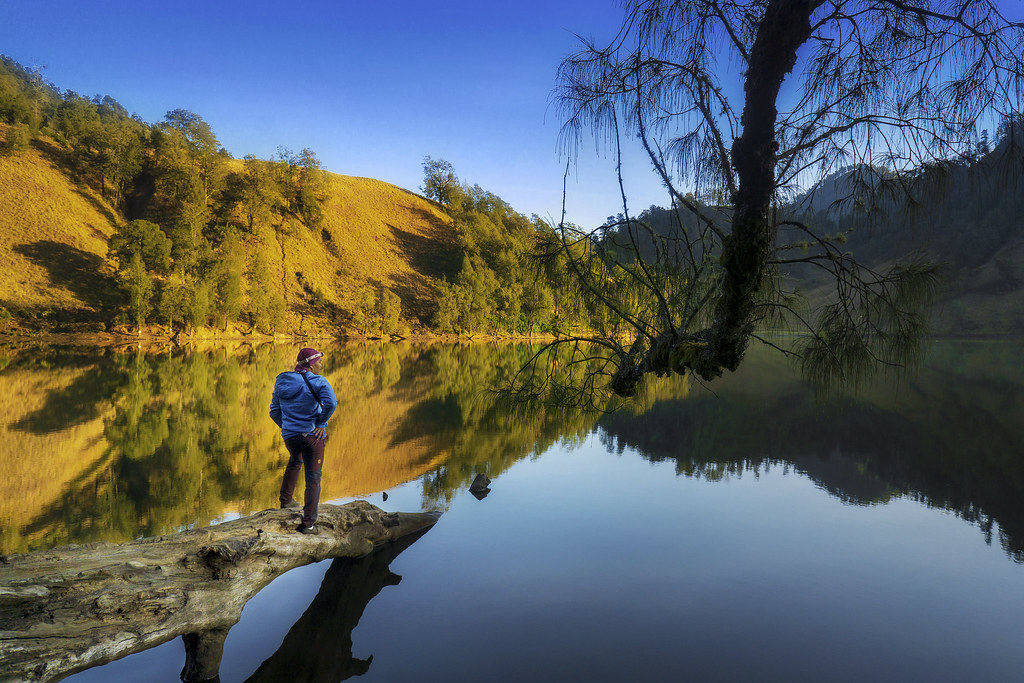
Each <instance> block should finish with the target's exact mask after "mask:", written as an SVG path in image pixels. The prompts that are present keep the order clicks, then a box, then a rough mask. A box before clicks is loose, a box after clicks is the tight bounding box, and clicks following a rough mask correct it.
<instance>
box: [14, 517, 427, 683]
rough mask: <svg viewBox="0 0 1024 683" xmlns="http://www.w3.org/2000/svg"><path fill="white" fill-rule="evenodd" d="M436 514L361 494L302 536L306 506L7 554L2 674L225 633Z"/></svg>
mask: <svg viewBox="0 0 1024 683" xmlns="http://www.w3.org/2000/svg"><path fill="white" fill-rule="evenodd" d="M437 518H438V515H437V514H434V513H401V512H398V513H387V512H384V511H382V510H380V509H379V508H377V507H375V506H373V505H371V504H369V503H367V502H365V501H357V502H354V503H349V504H347V505H343V506H335V505H322V506H321V507H320V517H319V520H318V521H317V526H318V527H319V528H320V533H319V535H316V536H307V535H303V534H299V533H296V532H295V526H296V524H297V523H298V521H299V520H298V515H297V513H296V512H293V511H290V510H265V511H263V512H258V513H256V514H253V515H249V516H248V517H243V518H241V519H237V520H233V521H231V522H226V523H224V524H219V525H217V526H212V527H207V528H204V529H196V530H193V531H185V532H181V533H177V534H171V535H167V536H159V537H156V538H145V539H141V540H138V541H132V542H130V543H124V544H120V545H115V544H110V543H98V544H89V545H86V546H68V547H65V548H58V549H54V550H46V551H39V552H35V553H28V554H25V555H17V556H11V557H0V680H5V681H6V680H19V681H20V680H27V681H37V680H38V681H48V680H56V679H59V678H62V677H64V676H67V675H68V674H71V673H74V672H76V671H80V670H82V669H86V668H89V667H92V666H97V665H99V664H105V663H107V662H110V661H113V660H115V659H119V658H121V657H124V656H125V655H129V654H132V653H135V652H140V651H142V650H145V649H148V648H151V647H154V646H156V645H159V644H161V643H164V642H166V641H168V640H171V639H172V638H176V637H178V636H184V635H187V634H198V633H206V632H217V631H219V630H223V631H225V632H226V630H227V629H228V628H230V627H231V626H232V625H234V624H235V623H236V622H237V621H238V620H239V618H240V616H241V613H242V608H243V607H244V606H245V603H246V602H248V600H249V599H250V598H252V597H253V596H254V595H256V594H257V593H258V592H259V591H260V590H261V589H263V588H264V587H265V586H266V585H267V584H269V583H270V582H271V581H272V580H273V579H274V578H276V577H277V576H279V575H280V574H282V573H284V572H286V571H288V570H289V569H294V568H295V567H300V566H303V565H307V564H310V563H312V562H317V561H320V560H323V559H326V558H330V557H361V556H364V555H367V554H369V553H371V552H373V550H374V548H375V547H379V546H381V545H384V544H386V543H388V542H389V541H393V540H396V539H399V538H402V537H403V536H408V535H410V534H413V533H416V532H418V531H422V530H425V529H427V528H429V527H430V526H432V525H433V524H434V523H435V522H436V521H437Z"/></svg>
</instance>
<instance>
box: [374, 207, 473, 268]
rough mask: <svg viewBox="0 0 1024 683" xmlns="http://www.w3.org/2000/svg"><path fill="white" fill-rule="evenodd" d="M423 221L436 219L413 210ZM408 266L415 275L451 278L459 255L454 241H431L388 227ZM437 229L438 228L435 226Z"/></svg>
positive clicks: (423, 212) (421, 236)
mask: <svg viewBox="0 0 1024 683" xmlns="http://www.w3.org/2000/svg"><path fill="white" fill-rule="evenodd" d="M414 211H416V212H417V213H419V214H420V218H422V219H423V220H424V221H431V222H433V223H437V219H436V218H434V217H433V216H431V215H430V214H429V213H427V212H426V211H419V210H415V209H414ZM388 227H389V228H391V233H392V234H393V235H394V237H395V242H396V243H397V244H398V248H399V249H401V250H402V253H403V254H404V255H405V258H406V260H408V262H409V265H411V266H412V268H413V270H415V271H416V272H417V273H421V274H423V275H426V276H428V277H447V278H449V279H450V278H453V277H455V275H456V274H457V273H458V271H459V267H460V266H461V265H462V263H461V259H460V257H461V254H460V252H459V248H458V245H457V244H456V243H455V242H454V240H443V241H442V240H440V239H431V238H430V237H425V236H423V235H416V234H413V233H411V232H409V231H407V230H402V229H401V228H398V227H395V226H394V225H388ZM435 227H439V226H435Z"/></svg>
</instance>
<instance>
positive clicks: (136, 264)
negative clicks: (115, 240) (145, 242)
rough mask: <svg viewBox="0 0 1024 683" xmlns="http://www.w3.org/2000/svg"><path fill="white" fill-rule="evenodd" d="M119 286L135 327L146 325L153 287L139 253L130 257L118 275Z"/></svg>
mask: <svg viewBox="0 0 1024 683" xmlns="http://www.w3.org/2000/svg"><path fill="white" fill-rule="evenodd" d="M118 276H119V279H120V281H121V286H122V287H123V288H124V290H125V293H126V294H127V296H128V313H129V315H130V316H131V319H132V321H133V322H134V323H135V326H136V327H140V328H141V327H142V326H143V325H145V324H146V318H147V317H148V316H149V314H150V312H151V311H152V310H153V304H152V301H153V292H154V290H155V286H154V284H153V279H152V278H151V277H150V274H149V271H148V270H147V269H146V266H145V264H144V263H143V260H142V255H141V254H140V253H139V252H134V253H132V255H131V257H130V258H129V260H128V263H127V264H126V267H123V268H122V269H121V270H120V271H119V273H118Z"/></svg>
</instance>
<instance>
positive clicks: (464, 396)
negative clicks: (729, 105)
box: [0, 342, 1024, 560]
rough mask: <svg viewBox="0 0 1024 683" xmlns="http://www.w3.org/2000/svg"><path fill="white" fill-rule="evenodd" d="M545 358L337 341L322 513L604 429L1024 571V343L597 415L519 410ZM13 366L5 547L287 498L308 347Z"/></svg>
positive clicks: (75, 358)
mask: <svg viewBox="0 0 1024 683" xmlns="http://www.w3.org/2000/svg"><path fill="white" fill-rule="evenodd" d="M534 351H535V347H533V346H530V345H512V344H504V345H497V344H470V345H441V344H435V345H415V344H361V345H335V346H330V347H327V353H328V366H327V370H326V374H327V376H328V378H329V379H330V380H331V382H332V384H333V385H334V387H335V390H336V393H337V395H338V397H339V411H338V413H337V416H336V417H335V419H333V420H332V424H331V429H330V438H329V440H328V444H327V452H326V457H325V463H324V476H323V481H322V487H323V499H324V500H332V499H340V498H350V497H359V496H368V495H371V494H373V493H376V492H379V491H385V490H387V489H390V488H394V487H396V486H398V485H400V484H403V483H406V482H409V481H414V480H418V481H419V482H420V484H421V486H422V504H423V507H424V508H435V507H445V506H447V505H449V504H450V502H451V500H452V499H453V497H454V495H455V494H456V493H457V492H459V491H461V490H463V489H466V488H468V487H469V485H470V482H472V480H473V478H474V477H475V476H476V475H477V474H478V473H482V474H485V475H487V476H488V477H490V478H491V479H492V480H493V479H496V478H497V477H498V476H499V475H500V474H501V473H502V472H504V471H505V470H506V469H507V468H508V467H510V466H511V465H512V464H514V463H516V462H518V461H520V460H522V459H523V458H525V457H529V456H532V455H536V454H540V453H543V452H544V451H545V450H547V449H549V448H550V447H552V446H553V445H554V444H557V443H561V444H567V445H570V446H571V445H572V444H573V443H576V442H578V441H580V440H582V439H584V438H585V437H587V435H589V434H590V433H591V432H592V431H593V430H594V429H595V428H598V429H599V434H600V436H601V438H602V439H603V440H604V441H605V443H606V444H608V446H609V447H610V448H613V449H614V448H617V449H619V450H623V449H624V448H626V447H629V448H631V449H635V450H637V451H638V452H639V453H640V454H641V455H642V456H643V457H645V458H647V459H650V460H655V461H658V460H666V459H671V460H674V461H675V463H676V470H677V472H678V473H679V474H683V475H686V476H695V477H701V478H705V479H709V480H718V479H724V478H728V477H730V476H738V475H739V476H742V475H748V474H750V475H755V476H756V475H757V474H758V473H759V472H761V471H764V469H766V468H772V467H783V468H788V469H792V470H795V471H796V472H799V473H800V474H802V475H804V476H807V477H809V478H811V479H812V480H814V481H815V482H816V483H817V484H818V485H819V486H821V487H822V488H823V489H825V490H827V491H828V492H829V493H831V494H832V495H834V496H836V497H838V498H839V499H841V500H842V501H844V502H846V503H850V504H860V505H867V504H877V503H884V502H885V501H887V500H889V499H890V498H892V497H894V496H909V497H912V498H915V499H919V500H921V501H923V502H925V503H927V504H928V505H932V506H935V507H940V508H944V509H949V510H951V511H953V512H955V513H956V514H958V515H960V516H961V517H963V518H964V519H966V520H968V521H970V522H973V523H976V524H977V525H978V526H979V527H980V528H981V529H982V530H983V532H984V533H985V534H986V536H987V537H988V538H989V540H991V539H992V538H993V537H996V538H998V539H999V542H1000V543H1001V544H1002V545H1003V547H1004V548H1005V549H1006V551H1007V552H1008V553H1010V555H1011V556H1012V557H1014V558H1015V559H1017V560H1024V506H1022V505H1021V504H1020V500H1021V499H1022V494H1024V456H1022V453H1024V448H1022V447H1024V369H1022V368H1021V367H1020V364H1019V362H1018V361H1017V358H1019V352H1020V345H1019V344H999V343H992V342H985V343H982V342H972V343H954V342H943V343H939V344H936V345H934V348H933V349H932V352H931V354H930V355H929V358H928V361H927V363H926V367H925V368H924V369H923V371H922V372H921V374H920V375H919V376H918V377H917V378H916V379H914V380H913V381H909V382H905V383H904V384H902V385H901V386H899V387H893V386H890V385H883V384H879V385H877V386H875V387H872V388H870V389H868V390H867V391H865V392H864V393H863V394H862V395H860V396H858V397H850V396H840V397H836V398H834V399H831V400H829V401H825V402H821V401H816V400H815V399H814V397H813V396H812V395H811V394H810V392H809V391H808V390H807V389H805V388H804V387H803V386H802V385H801V384H800V383H799V382H798V380H797V378H796V376H795V374H794V373H793V372H792V371H791V370H790V368H788V367H787V365H786V364H785V362H784V361H783V360H782V359H781V358H779V357H777V356H775V355H773V354H770V352H767V351H766V350H764V349H752V351H751V353H750V356H749V358H748V360H747V362H746V363H745V364H744V366H743V367H742V368H741V370H740V372H738V373H736V374H735V375H732V376H729V377H725V378H723V379H722V380H721V381H720V382H717V383H715V385H714V386H713V389H714V393H711V392H709V391H708V390H706V389H703V388H700V387H696V388H693V389H692V390H691V387H690V384H689V382H688V381H686V380H685V379H678V378H677V379H676V380H675V381H658V382H656V383H653V384H652V385H650V386H648V387H647V388H646V393H645V394H644V398H643V400H642V402H641V403H640V404H639V405H634V406H632V409H631V410H629V411H620V412H618V413H613V414H610V415H604V416H600V415H598V414H594V413H587V412H583V411H581V410H578V409H572V408H566V407H561V408H547V407H542V406H537V405H531V406H529V407H527V406H523V405H520V406H515V407H514V409H510V406H509V405H508V404H507V403H505V402H503V401H502V400H500V399H499V397H498V396H497V395H496V394H494V393H493V392H491V391H489V388H491V387H494V386H497V385H501V384H503V383H505V382H507V381H508V379H509V378H510V377H511V375H512V374H513V373H514V372H515V371H516V370H517V369H518V368H519V367H520V365H521V363H522V362H523V361H524V360H525V359H526V358H528V357H529V356H530V355H531V354H532V353H533V352H534ZM3 353H4V352H0V368H2V369H0V409H2V415H3V416H4V417H3V418H2V422H0V443H2V444H3V445H2V446H0V467H2V468H3V471H4V473H5V476H4V477H3V479H0V552H2V553H10V552H23V551H26V550H31V549H36V548H42V547H50V546H54V545H59V544H65V543H87V542H92V541H99V540H106V541H114V542H119V541H124V540H127V539H131V538H137V537H140V536H150V535H158V534H161V533H167V532H170V531H174V530H178V529H182V528H188V527H193V526H202V525H206V524H209V523H211V522H214V521H216V520H218V519H221V518H223V517H225V516H228V515H231V514H247V513H249V512H252V511H255V510H260V509H264V508H267V507H273V506H275V505H276V500H277V489H278V487H279V485H280V476H281V471H282V467H283V464H284V461H285V459H286V454H285V449H284V447H283V444H282V443H281V438H280V433H279V432H278V431H277V428H276V427H275V426H274V424H273V423H272V422H271V421H270V419H269V417H268V416H267V410H268V406H269V400H270V392H271V388H272V385H273V381H274V377H275V376H276V374H277V373H278V372H280V371H281V370H284V369H288V368H290V367H291V359H292V357H293V353H294V346H293V345H272V344H266V345H262V346H255V347H253V346H247V345H235V346H217V347H210V348H197V349H192V350H190V351H183V350H174V351H171V350H167V349H162V350H161V349H157V350H153V351H148V352H147V351H143V350H139V349H128V350H124V349H122V350H114V349H98V350H96V349H91V350H90V349H82V348H56V347H51V348H34V349H22V350H16V351H8V352H6V354H7V355H2V354H3Z"/></svg>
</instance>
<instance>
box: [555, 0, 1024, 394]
mask: <svg viewBox="0 0 1024 683" xmlns="http://www.w3.org/2000/svg"><path fill="white" fill-rule="evenodd" d="M1022 36H1024V25H1021V24H1019V23H1012V22H1009V21H1007V20H1006V19H1005V17H1004V15H1003V14H1002V13H1001V11H1000V8H999V7H998V4H997V3H996V2H994V1H993V0H956V1H953V2H932V1H929V0H922V1H921V2H916V3H912V4H911V3H905V2H895V1H892V2H867V1H864V0H839V1H837V2H826V1H825V0H765V1H764V2H730V1H725V2H722V1H718V0H697V1H689V0H688V1H685V2H684V1H683V0H634V1H632V2H630V3H629V5H628V7H627V9H626V17H625V21H624V23H623V27H622V30H621V32H620V33H619V35H617V36H616V38H615V39H614V41H613V42H612V43H610V44H609V45H608V46H606V47H605V46H599V45H597V44H596V43H594V42H587V43H585V44H584V45H583V47H582V48H581V50H580V51H579V52H578V53H577V54H575V55H573V56H571V57H569V58H568V59H566V60H565V61H564V62H563V63H562V65H561V67H560V70H559V91H558V95H557V100H558V103H559V107H560V109H561V111H562V113H563V116H564V120H565V124H564V128H563V131H564V133H565V140H566V141H567V142H568V143H569V145H570V151H573V152H574V151H575V150H576V149H578V147H577V146H576V145H577V143H579V142H581V136H582V133H583V132H584V131H593V132H594V133H595V134H596V136H597V138H598V140H601V141H609V142H610V143H611V148H612V152H613V154H615V155H616V158H619V154H620V152H621V149H622V146H624V145H626V144H630V143H628V142H627V141H628V140H636V141H637V142H638V143H639V144H640V146H641V147H642V148H643V149H644V150H645V151H646V152H647V154H648V157H649V160H650V162H651V164H652V166H653V168H654V169H655V172H656V174H657V176H658V179H659V180H660V181H661V182H662V183H663V185H664V186H665V187H666V188H667V189H668V193H669V194H668V198H669V200H670V202H671V205H672V207H673V209H684V210H686V211H688V212H690V213H691V214H693V215H694V217H695V218H696V219H697V223H698V225H699V226H700V227H699V230H698V231H696V232H692V231H691V232H688V231H687V230H686V228H685V226H684V225H679V226H678V228H677V230H676V232H675V233H674V234H673V236H672V239H671V240H661V243H662V245H663V247H664V248H663V250H662V251H661V253H662V255H663V256H662V258H661V259H660V260H657V261H655V262H654V263H651V262H649V261H648V260H647V259H635V258H630V259H628V260H627V259H624V260H622V261H617V262H615V263H612V264H610V265H612V266H614V268H608V267H607V266H608V265H609V264H605V263H603V261H604V260H605V259H606V258H607V253H606V252H603V251H602V250H601V249H600V248H598V247H599V245H600V239H599V238H600V235H599V231H594V232H582V231H578V230H572V229H570V228H569V227H568V226H560V227H561V231H562V237H563V238H564V239H563V244H564V245H565V250H566V253H569V249H570V247H571V248H575V249H577V250H578V251H577V252H576V253H575V254H574V255H573V257H572V258H571V259H569V266H570V268H571V270H572V273H573V275H574V276H576V277H577V278H578V279H579V280H580V282H581V285H582V286H583V287H584V288H585V289H586V290H587V291H588V293H589V294H588V296H590V297H591V298H592V299H593V300H594V301H596V302H599V303H600V304H602V305H604V306H606V307H608V308H609V309H610V310H611V312H612V313H613V314H614V316H615V317H616V318H618V319H619V320H621V321H622V322H623V323H624V324H625V325H626V326H627V327H628V328H630V330H631V332H632V334H631V338H632V341H629V342H625V343H623V342H622V341H621V338H619V339H616V338H614V337H609V336H604V337H600V338H599V339H598V341H600V342H601V343H602V344H603V345H604V347H605V348H607V349H609V350H610V354H611V356H610V357H611V360H612V361H613V362H614V363H615V364H616V366H617V368H618V369H617V372H616V373H615V376H614V378H613V381H612V383H611V389H612V390H613V391H615V392H617V393H620V394H623V395H632V394H633V393H634V392H635V391H636V389H637V384H638V382H639V380H640V378H641V377H643V376H644V375H646V374H648V373H655V374H664V373H669V372H681V373H685V372H694V373H696V374H697V375H699V376H700V377H701V378H703V379H705V380H711V379H713V378H715V377H718V376H719V375H721V374H722V372H723V371H724V370H735V369H736V368H737V367H738V366H739V364H740V362H741V360H742V358H743V355H744V353H745V351H746V348H747V345H748V343H749V341H750V339H751V338H752V336H753V335H754V334H755V326H758V325H761V326H766V325H775V324H778V322H777V321H778V319H779V317H780V314H782V317H783V318H784V319H785V320H784V322H786V323H787V324H798V325H803V326H804V327H805V329H806V330H807V331H808V334H807V335H806V336H805V337H804V338H803V339H802V340H801V342H800V343H799V344H798V345H797V346H796V347H795V348H793V349H792V351H793V352H795V353H797V354H798V355H799V356H800V357H801V358H802V365H803V369H804V372H805V374H806V376H808V377H809V378H811V379H812V380H814V381H816V382H819V383H822V384H827V383H828V382H830V381H843V382H846V383H851V384H855V383H856V382H857V381H858V380H859V379H863V378H865V377H866V376H868V375H869V374H870V373H872V372H873V371H875V370H876V369H877V368H879V367H892V366H893V365H894V364H900V363H905V362H912V361H913V360H914V358H915V357H916V356H917V354H918V353H919V351H920V349H921V342H922V340H923V330H924V315H923V314H924V312H925V310H926V307H927V304H928V303H929V302H930V300H931V298H932V297H933V296H934V293H935V291H936V286H937V277H938V271H937V269H936V268H935V267H932V266H927V265H923V264H918V263H901V264H897V265H896V266H894V267H893V268H892V269H890V270H888V271H875V270H872V269H869V268H865V267H863V266H861V265H860V264H858V263H857V262H856V261H854V260H853V259H852V258H851V257H850V255H849V254H848V253H846V252H845V250H844V249H843V248H842V247H841V246H840V245H837V243H836V241H835V240H834V239H829V237H828V236H827V235H824V234H821V233H820V232H819V231H817V230H816V229H815V226H813V225H810V224H808V223H806V222H804V221H802V220H800V218H799V217H788V216H782V217H781V218H780V217H778V216H777V214H776V213H774V212H773V211H772V207H773V202H775V201H776V200H778V199H779V198H784V197H785V196H786V195H787V194H790V193H792V192H794V191H795V190H796V189H804V190H806V189H813V188H814V187H816V186H819V184H820V182H821V180H822V179H824V178H825V177H827V175H828V174H830V173H831V172H833V171H834V170H836V169H837V168H839V167H840V166H849V165H851V164H853V166H854V168H856V169H858V173H857V187H858V189H859V190H863V192H855V193H851V195H850V197H848V199H849V200H850V201H851V203H852V202H860V203H864V202H865V199H866V205H868V206H874V207H878V206H879V205H880V199H881V198H882V197H886V196H890V197H891V196H901V197H904V198H906V194H905V193H906V190H907V189H908V184H907V182H906V179H907V176H906V174H907V173H910V172H912V171H914V170H915V169H917V168H921V167H923V166H927V165H932V164H942V163H944V162H945V161H947V160H949V159H952V158H958V157H960V156H961V155H963V154H964V153H966V152H968V151H969V149H973V141H974V139H975V134H974V133H975V130H976V129H977V127H978V126H979V124H981V123H984V122H985V120H986V117H988V116H990V115H992V114H993V113H994V112H1000V113H1007V112H1011V113H1019V111H1020V102H1021V81H1022V77H1024V63H1022V57H1021V55H1022V54H1024V53H1022V51H1021V45H1022V43H1024V39H1022ZM730 64H732V65H738V68H733V67H729V66H727V65H730ZM784 92H789V93H792V96H781V94H782V93H784ZM737 93H742V97H741V98H738V97H737ZM620 168H621V167H620ZM880 169H882V171H880ZM716 188H725V189H726V190H727V192H728V196H729V199H730V206H729V211H728V216H727V219H728V220H727V221H726V222H725V223H723V221H722V220H720V218H719V217H717V216H715V215H713V214H712V213H710V212H709V211H707V210H706V209H705V208H704V207H702V206H700V205H699V204H697V203H695V202H694V201H692V200H691V199H689V198H688V197H687V194H686V192H685V191H684V190H686V191H692V192H693V193H694V195H696V196H702V195H703V194H704V193H706V192H707V191H708V190H713V189H716ZM906 201H913V197H911V198H909V199H907V200H906ZM904 203H906V202H904ZM622 209H623V210H622V213H623V221H622V224H621V226H617V227H620V228H621V229H622V230H624V231H625V232H626V233H629V232H630V231H632V233H633V234H639V233H641V232H646V231H648V226H645V225H644V224H643V223H642V222H637V221H636V220H635V216H634V214H633V213H632V212H631V211H630V209H629V206H628V202H627V201H626V199H625V197H624V198H623V202H622ZM605 227H607V226H605ZM801 243H804V244H810V245H812V248H811V250H810V252H809V253H807V254H801V253H799V251H797V249H798V248H799V246H800V244H801ZM675 257H679V258H681V260H678V259H675ZM799 264H812V267H817V268H820V269H822V270H824V271H825V272H827V273H828V274H829V276H830V277H831V279H832V280H833V282H834V283H835V290H834V291H835V295H834V296H833V297H832V299H831V300H830V301H828V302H826V303H825V304H824V305H822V306H820V307H818V308H817V310H816V311H814V312H813V313H812V314H811V315H810V316H807V315H806V314H804V313H803V312H802V311H801V310H800V308H798V307H797V306H796V305H795V304H794V301H793V292H792V291H790V290H788V289H787V288H786V286H785V280H784V278H783V276H784V274H785V272H786V271H787V270H789V269H791V268H795V267H797V266H798V265H799ZM595 276H602V277H606V279H603V280H601V279H597V278H596V277H595ZM684 282H687V283H700V284H701V287H699V288H697V289H696V290H695V291H694V292H693V293H692V295H691V294H687V293H683V294H682V295H678V294H676V295H671V292H669V291H668V290H670V289H672V288H678V287H679V284H680V283H684ZM709 283H710V284H709ZM704 285H708V286H707V287H704ZM641 291H642V293H643V295H642V296H639V295H637V293H638V292H641ZM623 293H625V294H628V296H625V298H624V296H623ZM634 304H635V305H634Z"/></svg>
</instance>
